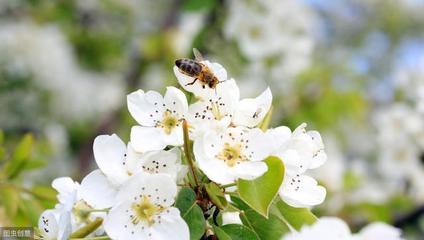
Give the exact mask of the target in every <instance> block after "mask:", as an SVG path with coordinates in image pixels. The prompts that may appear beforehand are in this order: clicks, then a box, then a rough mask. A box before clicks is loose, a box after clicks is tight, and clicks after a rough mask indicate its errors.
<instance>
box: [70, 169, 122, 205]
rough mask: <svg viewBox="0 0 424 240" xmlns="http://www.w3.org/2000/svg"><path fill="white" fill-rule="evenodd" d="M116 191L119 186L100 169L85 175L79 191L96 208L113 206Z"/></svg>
mask: <svg viewBox="0 0 424 240" xmlns="http://www.w3.org/2000/svg"><path fill="white" fill-rule="evenodd" d="M116 193H117V188H116V187H115V186H114V185H113V184H111V183H110V182H109V181H108V179H107V177H106V176H105V175H104V174H103V173H102V171H100V170H99V169H97V170H94V171H92V172H91V173H89V174H88V175H87V176H85V178H84V179H83V180H82V182H81V187H80V191H79V192H78V194H79V196H80V197H81V198H82V199H84V200H85V201H86V202H87V203H88V204H89V205H90V206H91V207H93V208H95V209H102V208H109V207H112V205H113V204H114V202H115V196H116Z"/></svg>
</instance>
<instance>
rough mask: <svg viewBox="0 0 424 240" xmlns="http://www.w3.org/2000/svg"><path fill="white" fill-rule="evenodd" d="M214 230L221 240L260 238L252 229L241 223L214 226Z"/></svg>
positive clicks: (254, 239)
mask: <svg viewBox="0 0 424 240" xmlns="http://www.w3.org/2000/svg"><path fill="white" fill-rule="evenodd" d="M213 230H214V232H215V234H216V235H217V237H218V239H220V240H259V239H258V237H257V236H256V235H255V233H254V232H253V231H252V230H250V229H249V228H248V227H246V226H243V225H239V224H227V225H224V226H221V227H217V226H214V227H213Z"/></svg>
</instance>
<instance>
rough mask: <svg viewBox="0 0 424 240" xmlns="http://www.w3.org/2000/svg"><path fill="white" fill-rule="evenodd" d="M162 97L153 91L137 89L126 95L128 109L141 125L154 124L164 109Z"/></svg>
mask: <svg viewBox="0 0 424 240" xmlns="http://www.w3.org/2000/svg"><path fill="white" fill-rule="evenodd" d="M164 104H165V102H164V100H163V97H162V96H161V95H160V94H159V93H158V92H155V91H148V92H146V93H145V92H143V90H141V89H140V90H138V91H135V92H133V93H130V94H129V95H128V96H127V105H128V111H129V112H130V114H131V116H132V117H133V118H134V119H135V120H136V121H137V122H138V123H139V124H140V125H142V126H146V127H147V126H150V127H151V126H154V125H155V120H159V119H161V118H162V114H163V112H164V111H165V106H164Z"/></svg>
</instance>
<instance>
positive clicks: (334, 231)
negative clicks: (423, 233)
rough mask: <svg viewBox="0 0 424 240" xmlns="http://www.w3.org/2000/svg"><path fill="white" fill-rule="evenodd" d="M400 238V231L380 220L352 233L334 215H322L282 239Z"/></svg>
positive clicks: (350, 239)
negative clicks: (312, 222)
mask: <svg viewBox="0 0 424 240" xmlns="http://www.w3.org/2000/svg"><path fill="white" fill-rule="evenodd" d="M377 239H384V240H402V239H403V238H402V237H401V231H400V230H399V229H397V228H394V227H392V226H390V225H387V224H385V223H381V222H375V223H371V224H369V225H368V226H366V227H364V228H363V229H362V230H361V231H360V232H359V233H357V234H352V233H351V232H350V229H349V226H348V225H347V224H346V223H345V222H344V221H343V220H341V219H339V218H336V217H322V218H320V219H318V221H317V222H316V223H314V224H313V225H312V226H308V225H305V226H303V227H302V229H301V230H300V231H299V232H294V233H290V234H287V235H286V236H284V237H283V238H282V240H377Z"/></svg>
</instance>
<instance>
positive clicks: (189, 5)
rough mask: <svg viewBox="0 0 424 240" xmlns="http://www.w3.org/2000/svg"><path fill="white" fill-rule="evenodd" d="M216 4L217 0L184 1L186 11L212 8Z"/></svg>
mask: <svg viewBox="0 0 424 240" xmlns="http://www.w3.org/2000/svg"><path fill="white" fill-rule="evenodd" d="M216 4H217V1H216V0H202V1H199V0H185V1H184V3H183V9H184V10H186V11H199V10H205V9H212V8H213V7H215V5H216Z"/></svg>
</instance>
